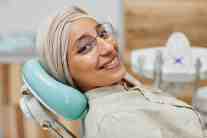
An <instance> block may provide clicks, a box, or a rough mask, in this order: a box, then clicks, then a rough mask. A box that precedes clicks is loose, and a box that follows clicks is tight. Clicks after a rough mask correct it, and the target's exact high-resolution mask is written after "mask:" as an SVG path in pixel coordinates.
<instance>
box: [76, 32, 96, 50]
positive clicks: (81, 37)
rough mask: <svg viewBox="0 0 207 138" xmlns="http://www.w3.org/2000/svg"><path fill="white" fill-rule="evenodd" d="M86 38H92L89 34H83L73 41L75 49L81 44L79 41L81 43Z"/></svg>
mask: <svg viewBox="0 0 207 138" xmlns="http://www.w3.org/2000/svg"><path fill="white" fill-rule="evenodd" d="M87 37H93V36H92V35H91V34H89V33H85V34H83V35H81V36H80V37H79V38H78V39H77V40H76V41H75V43H74V44H75V47H77V46H78V45H79V44H80V43H81V41H83V40H84V39H85V38H87Z"/></svg>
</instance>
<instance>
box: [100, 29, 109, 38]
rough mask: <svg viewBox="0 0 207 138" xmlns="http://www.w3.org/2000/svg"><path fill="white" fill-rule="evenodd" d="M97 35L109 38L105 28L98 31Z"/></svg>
mask: <svg viewBox="0 0 207 138" xmlns="http://www.w3.org/2000/svg"><path fill="white" fill-rule="evenodd" d="M98 36H99V37H101V38H103V39H108V38H109V34H108V32H107V31H106V30H102V31H100V32H99V33H98Z"/></svg>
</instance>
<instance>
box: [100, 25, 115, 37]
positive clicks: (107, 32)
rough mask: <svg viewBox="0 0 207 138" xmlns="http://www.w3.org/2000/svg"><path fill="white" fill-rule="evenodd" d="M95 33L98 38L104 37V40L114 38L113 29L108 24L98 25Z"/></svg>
mask: <svg viewBox="0 0 207 138" xmlns="http://www.w3.org/2000/svg"><path fill="white" fill-rule="evenodd" d="M96 32H97V34H98V36H100V37H104V38H108V37H111V36H115V31H114V28H113V26H112V24H110V23H102V24H98V25H97V27H96Z"/></svg>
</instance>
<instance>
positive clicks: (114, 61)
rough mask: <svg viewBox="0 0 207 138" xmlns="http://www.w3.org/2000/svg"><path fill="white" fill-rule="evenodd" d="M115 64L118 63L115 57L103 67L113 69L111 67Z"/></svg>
mask: <svg viewBox="0 0 207 138" xmlns="http://www.w3.org/2000/svg"><path fill="white" fill-rule="evenodd" d="M116 62H118V61H117V57H116V58H114V60H113V61H112V62H111V63H109V64H107V65H106V66H105V68H110V67H113V65H114V64H115V63H116Z"/></svg>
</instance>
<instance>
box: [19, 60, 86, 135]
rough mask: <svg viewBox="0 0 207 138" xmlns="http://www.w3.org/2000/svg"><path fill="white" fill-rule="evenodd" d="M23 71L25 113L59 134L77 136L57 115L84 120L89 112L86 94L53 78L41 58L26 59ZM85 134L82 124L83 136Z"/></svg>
mask: <svg viewBox="0 0 207 138" xmlns="http://www.w3.org/2000/svg"><path fill="white" fill-rule="evenodd" d="M22 72H23V82H24V86H23V87H22V90H21V92H22V97H21V100H20V107H21V109H22V111H23V113H24V114H25V115H26V116H27V117H29V118H31V119H33V120H35V121H36V122H37V123H38V124H39V125H40V126H41V127H42V128H43V129H47V130H48V131H49V132H51V133H53V134H54V135H55V136H57V137H60V138H76V136H75V135H74V134H73V133H72V132H71V131H69V130H68V129H67V128H66V127H65V126H64V125H63V124H61V123H60V122H59V121H58V119H57V118H58V117H62V118H64V119H65V120H83V119H84V117H85V115H86V114H87V111H88V103H87V98H86V97H85V95H83V94H82V93H81V92H80V91H78V90H76V89H74V88H72V87H70V86H68V85H64V84H63V83H60V82H58V81H56V80H55V79H54V78H52V77H51V76H50V75H49V74H48V73H47V72H46V71H45V70H44V69H43V67H42V66H41V64H40V63H39V60H38V59H32V60H29V61H28V62H26V63H25V64H24V66H23V69H22ZM82 122H83V121H82ZM82 124H83V123H82ZM83 135H84V126H83V125H82V126H81V137H83Z"/></svg>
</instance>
